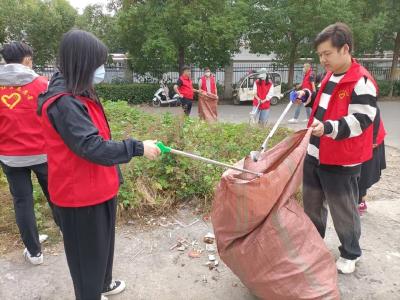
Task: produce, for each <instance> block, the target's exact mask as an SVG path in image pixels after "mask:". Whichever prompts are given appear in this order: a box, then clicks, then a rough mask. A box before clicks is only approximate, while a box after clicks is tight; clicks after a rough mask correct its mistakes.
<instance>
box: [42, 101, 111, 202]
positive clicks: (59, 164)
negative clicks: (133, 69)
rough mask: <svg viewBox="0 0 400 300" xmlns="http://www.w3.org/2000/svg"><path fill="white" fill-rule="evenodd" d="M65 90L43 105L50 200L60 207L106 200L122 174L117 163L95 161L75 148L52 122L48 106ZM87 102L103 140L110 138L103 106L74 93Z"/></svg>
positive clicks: (91, 116)
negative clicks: (71, 146) (71, 147)
mask: <svg viewBox="0 0 400 300" xmlns="http://www.w3.org/2000/svg"><path fill="white" fill-rule="evenodd" d="M64 95H67V94H66V93H62V94H58V95H55V96H54V97H52V98H50V99H48V100H47V101H46V102H45V103H44V105H43V107H42V126H43V135H44V138H45V141H46V150H47V160H48V168H49V171H48V172H49V183H48V188H49V193H50V199H51V202H53V203H54V204H56V205H57V206H61V207H83V206H91V205H96V204H100V203H103V202H105V201H107V200H110V199H111V198H113V197H114V196H115V195H117V193H118V189H119V178H118V173H117V169H116V167H115V166H111V167H107V166H102V165H98V164H95V163H92V162H90V161H88V160H86V159H83V158H82V157H80V156H78V155H76V154H75V153H74V152H72V151H71V150H70V149H69V148H68V146H67V145H66V144H65V143H64V141H63V140H62V138H61V136H60V135H59V134H58V133H57V131H56V130H55V129H54V127H53V125H52V124H51V122H50V120H49V118H48V115H47V109H48V107H49V105H50V104H52V103H53V102H55V101H57V100H58V101H68V100H64V99H60V97H62V96H64ZM75 98H76V99H78V100H79V101H81V102H82V104H84V105H85V106H86V108H87V110H88V112H89V115H90V118H91V119H92V121H93V124H94V126H96V128H97V129H98V130H99V135H101V136H102V137H103V139H104V140H110V139H111V133H110V128H109V127H108V123H107V120H106V117H105V115H104V111H103V109H102V107H101V106H100V105H99V104H98V103H96V102H95V101H93V100H91V99H89V98H85V97H75Z"/></svg>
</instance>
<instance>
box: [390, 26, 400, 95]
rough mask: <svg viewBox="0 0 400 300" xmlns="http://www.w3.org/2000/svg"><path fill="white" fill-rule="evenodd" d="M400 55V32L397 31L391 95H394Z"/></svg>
mask: <svg viewBox="0 0 400 300" xmlns="http://www.w3.org/2000/svg"><path fill="white" fill-rule="evenodd" d="M399 55H400V33H399V32H397V33H396V40H395V42H394V50H393V60H392V67H391V69H390V91H389V97H392V96H393V88H394V82H395V80H396V76H397V63H398V60H399Z"/></svg>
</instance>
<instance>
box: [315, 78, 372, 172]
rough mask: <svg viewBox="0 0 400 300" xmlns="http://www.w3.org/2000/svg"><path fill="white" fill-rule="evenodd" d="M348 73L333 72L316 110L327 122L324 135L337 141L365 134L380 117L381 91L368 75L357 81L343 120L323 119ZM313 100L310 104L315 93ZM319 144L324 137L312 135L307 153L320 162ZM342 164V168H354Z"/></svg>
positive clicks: (318, 116)
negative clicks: (378, 107)
mask: <svg viewBox="0 0 400 300" xmlns="http://www.w3.org/2000/svg"><path fill="white" fill-rule="evenodd" d="M344 75H345V74H340V75H335V74H332V75H331V77H330V78H329V81H328V82H327V84H326V86H325V89H324V91H323V92H322V95H321V99H320V103H319V106H318V108H317V110H316V112H315V116H314V117H315V118H316V119H317V120H319V121H321V122H323V123H324V135H325V136H328V137H330V138H332V139H335V140H342V139H346V138H351V137H356V136H359V135H361V134H362V133H363V131H364V130H365V129H367V128H368V127H369V126H370V125H371V124H372V123H373V121H374V119H375V116H376V111H377V107H376V100H377V91H376V88H375V85H374V84H373V83H372V82H371V80H369V79H368V78H366V77H362V78H360V80H359V81H358V82H357V83H356V85H355V87H354V90H353V92H352V95H351V101H350V104H349V110H348V115H347V116H344V117H342V118H341V119H339V120H327V121H323V118H324V115H325V112H326V109H327V108H328V105H329V102H330V100H331V95H332V93H333V90H334V89H335V87H336V85H337V84H338V83H339V82H340V80H341V79H342V78H343V77H344ZM312 98H313V99H312V101H311V103H310V104H308V106H312V104H313V102H314V100H315V98H316V94H315V93H314V94H313V96H312ZM319 144H320V138H319V137H316V136H311V138H310V143H309V145H308V149H307V154H308V156H311V157H312V158H314V159H316V160H317V161H319ZM354 166H356V165H351V166H342V167H354Z"/></svg>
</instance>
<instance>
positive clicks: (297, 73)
mask: <svg viewBox="0 0 400 300" xmlns="http://www.w3.org/2000/svg"><path fill="white" fill-rule="evenodd" d="M361 64H363V65H364V66H365V67H366V68H367V69H368V70H369V71H370V72H371V74H372V75H373V76H374V77H375V78H376V79H377V80H389V78H390V70H391V67H390V65H388V64H386V65H381V64H377V63H373V62H362V61H361ZM260 68H265V69H267V72H275V73H279V74H280V76H281V81H282V82H287V81H288V75H289V68H288V67H287V66H284V65H280V64H276V63H273V62H266V63H234V64H233V68H232V69H233V84H235V83H238V82H239V81H240V80H241V79H242V78H243V77H244V76H246V75H248V74H249V73H251V72H254V71H257V70H258V69H260ZM314 70H315V72H316V73H317V74H320V73H322V72H323V70H322V68H321V66H318V65H315V66H314ZM35 71H36V72H37V73H38V74H40V75H43V76H46V77H48V78H50V77H51V76H52V75H53V73H54V72H56V71H57V69H56V68H55V67H52V66H48V67H41V68H35ZM191 71H192V80H193V81H194V82H195V83H197V82H198V81H199V79H200V78H201V76H202V75H203V70H202V69H200V68H196V67H194V68H192V70H191ZM127 74H129V75H127ZM131 76H132V77H131ZM162 77H163V78H164V79H165V80H166V81H167V82H170V83H172V82H176V81H177V79H178V78H179V73H178V72H173V71H171V72H167V73H164V74H163V75H162ZM215 77H216V81H217V83H218V84H220V85H223V84H224V80H225V71H224V70H223V69H218V70H216V72H215ZM302 77H303V65H302V64H296V65H295V67H294V77H293V81H294V82H295V83H300V82H301V81H302ZM159 79H160V78H157V77H154V76H152V75H151V74H137V73H134V72H133V74H132V72H129V71H128V70H127V69H126V68H125V67H116V66H107V67H106V77H105V82H107V83H125V82H133V83H157V82H159Z"/></svg>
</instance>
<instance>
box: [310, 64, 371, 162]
mask: <svg viewBox="0 0 400 300" xmlns="http://www.w3.org/2000/svg"><path fill="white" fill-rule="evenodd" d="M331 75H332V72H328V73H327V74H326V76H325V77H324V79H323V81H322V83H321V88H320V89H319V91H318V94H317V98H316V99H315V103H314V106H313V110H312V114H311V118H310V120H309V122H308V127H309V126H310V125H311V124H312V122H313V121H314V115H315V112H316V110H317V108H318V105H319V101H320V99H321V95H322V92H323V91H324V89H325V86H326V84H327V83H328V81H329V78H330V77H331ZM363 76H365V77H367V78H368V79H369V80H371V81H372V82H373V84H374V85H375V87H376V90H377V91H378V86H377V84H376V82H375V80H374V78H373V77H372V75H371V74H370V73H369V72H368V71H367V70H366V69H365V68H364V67H362V66H361V65H359V64H358V63H357V61H356V60H353V63H352V65H351V67H350V69H349V70H348V71H347V73H346V74H345V75H344V77H343V78H342V80H340V82H339V83H338V84H337V85H336V87H335V89H334V90H333V93H332V96H331V100H330V102H329V105H328V108H327V110H326V112H325V115H324V119H323V121H326V120H339V119H341V118H342V117H344V116H346V115H347V114H348V109H349V104H350V101H351V94H352V93H353V90H354V87H355V85H356V84H357V82H358V80H360V78H361V77H363ZM372 141H373V124H371V125H370V126H369V127H368V128H367V129H366V130H365V131H364V132H363V133H362V134H361V135H359V136H356V137H352V138H347V139H344V140H339V141H337V140H334V139H332V138H330V137H327V136H321V138H320V146H319V160H320V163H321V164H326V165H352V164H359V163H363V162H364V161H367V160H369V159H371V157H372Z"/></svg>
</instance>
